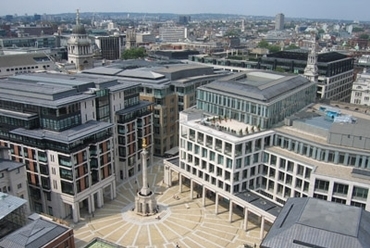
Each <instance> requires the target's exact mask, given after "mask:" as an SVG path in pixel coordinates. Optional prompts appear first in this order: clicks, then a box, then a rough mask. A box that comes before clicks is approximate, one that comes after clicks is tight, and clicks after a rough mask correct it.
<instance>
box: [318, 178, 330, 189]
mask: <svg viewBox="0 0 370 248" xmlns="http://www.w3.org/2000/svg"><path fill="white" fill-rule="evenodd" d="M328 189H329V182H328V181H324V180H316V182H315V190H319V191H328Z"/></svg>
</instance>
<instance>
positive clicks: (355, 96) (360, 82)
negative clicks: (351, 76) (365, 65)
mask: <svg viewBox="0 0 370 248" xmlns="http://www.w3.org/2000/svg"><path fill="white" fill-rule="evenodd" d="M369 90H370V73H369V72H367V71H366V69H364V71H363V72H362V73H359V74H357V78H356V80H355V81H354V82H353V86H352V95H351V103H353V104H359V105H366V106H369V105H370V92H369Z"/></svg>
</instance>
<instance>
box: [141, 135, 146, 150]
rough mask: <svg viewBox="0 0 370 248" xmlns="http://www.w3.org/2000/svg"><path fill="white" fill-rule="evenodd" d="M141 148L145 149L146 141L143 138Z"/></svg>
mask: <svg viewBox="0 0 370 248" xmlns="http://www.w3.org/2000/svg"><path fill="white" fill-rule="evenodd" d="M142 147H143V149H145V148H146V139H145V138H143V144H142Z"/></svg>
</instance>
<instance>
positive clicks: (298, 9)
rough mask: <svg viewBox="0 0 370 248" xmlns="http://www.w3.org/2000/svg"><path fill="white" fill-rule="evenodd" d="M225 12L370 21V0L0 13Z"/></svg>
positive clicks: (68, 1)
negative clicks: (282, 14)
mask: <svg viewBox="0 0 370 248" xmlns="http://www.w3.org/2000/svg"><path fill="white" fill-rule="evenodd" d="M77 8H79V9H80V11H81V12H146V13H175V14H194V13H224V14H241V15H264V16H275V15H276V14H277V13H280V12H281V13H284V14H285V16H286V17H307V18H329V19H346V20H365V21H370V0H125V1H124V0H1V4H0V15H6V14H18V15H24V14H25V13H27V14H28V15H33V14H35V13H38V14H43V13H46V14H57V13H70V12H75V10H76V9H77Z"/></svg>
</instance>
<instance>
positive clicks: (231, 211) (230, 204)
mask: <svg viewBox="0 0 370 248" xmlns="http://www.w3.org/2000/svg"><path fill="white" fill-rule="evenodd" d="M232 221H233V201H232V200H231V199H230V200H229V222H232Z"/></svg>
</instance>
